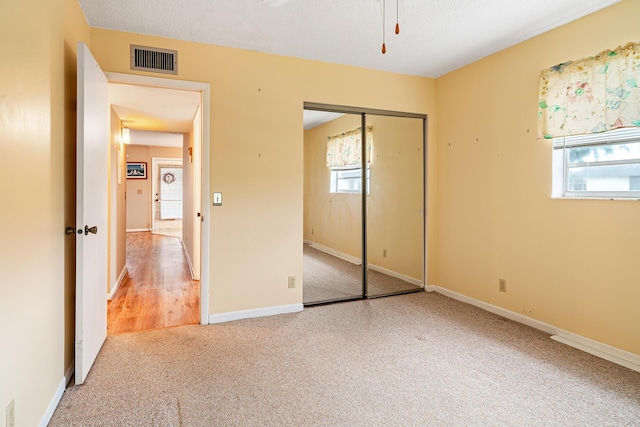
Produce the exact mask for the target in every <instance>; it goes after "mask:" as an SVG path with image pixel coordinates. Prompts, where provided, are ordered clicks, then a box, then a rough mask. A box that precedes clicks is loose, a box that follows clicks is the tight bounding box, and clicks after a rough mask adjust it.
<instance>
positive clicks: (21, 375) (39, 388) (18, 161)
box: [0, 0, 90, 426]
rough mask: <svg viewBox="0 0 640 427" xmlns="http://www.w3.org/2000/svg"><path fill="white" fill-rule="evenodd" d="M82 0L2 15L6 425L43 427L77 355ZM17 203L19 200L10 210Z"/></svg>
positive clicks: (19, 0)
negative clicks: (10, 421) (11, 417)
mask: <svg viewBox="0 0 640 427" xmlns="http://www.w3.org/2000/svg"><path fill="white" fill-rule="evenodd" d="M89 36H90V33H89V27H88V25H87V23H86V21H85V19H84V16H83V14H82V11H81V9H80V7H79V5H78V4H77V1H76V0H60V1H57V2H51V1H49V0H3V2H2V12H1V13H0V55H1V56H2V58H3V64H2V67H0V111H1V112H2V113H0V152H1V153H2V154H1V155H0V170H2V171H3V175H4V176H5V178H6V179H3V180H2V184H0V185H1V189H2V197H3V209H0V223H2V224H4V227H3V228H2V231H1V232H0V233H1V238H0V241H1V244H0V293H1V294H2V300H1V302H0V336H1V337H2V345H1V346H2V350H1V351H0V360H1V361H2V363H0V409H1V411H2V414H3V415H2V417H0V420H2V421H0V425H4V420H5V417H4V408H6V407H7V405H8V404H9V402H10V400H11V399H15V408H16V422H17V425H19V426H34V425H38V423H39V422H40V420H41V418H42V416H43V414H44V413H45V411H46V408H47V406H48V405H49V403H50V402H51V399H52V397H53V396H54V394H55V392H56V390H57V389H58V387H59V386H60V384H61V381H62V379H63V376H64V374H65V370H66V368H68V367H69V366H70V365H71V362H72V360H73V331H74V330H73V324H74V316H73V310H74V295H75V293H74V292H75V291H74V289H75V283H74V281H75V271H74V258H73V254H74V244H75V243H74V239H75V238H74V236H65V233H64V228H65V226H66V225H74V222H75V221H74V218H75V204H74V200H75V188H74V176H75V158H74V152H75V97H76V86H75V85H76V81H75V79H76V42H77V41H78V40H83V41H85V42H88V41H89ZM9 206H10V207H9Z"/></svg>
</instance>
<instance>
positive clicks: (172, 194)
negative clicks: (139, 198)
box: [151, 157, 184, 239]
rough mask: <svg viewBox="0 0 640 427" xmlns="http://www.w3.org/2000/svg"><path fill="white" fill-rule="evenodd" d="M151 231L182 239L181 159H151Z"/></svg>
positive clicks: (182, 181)
mask: <svg viewBox="0 0 640 427" xmlns="http://www.w3.org/2000/svg"><path fill="white" fill-rule="evenodd" d="M151 171H152V172H151V179H152V183H153V184H152V185H153V189H152V194H153V204H152V205H153V209H152V217H151V231H152V232H153V233H155V234H162V235H165V236H173V237H178V238H180V239H182V216H183V183H184V180H183V173H182V172H183V171H182V159H181V158H158V157H154V158H153V159H152V168H151Z"/></svg>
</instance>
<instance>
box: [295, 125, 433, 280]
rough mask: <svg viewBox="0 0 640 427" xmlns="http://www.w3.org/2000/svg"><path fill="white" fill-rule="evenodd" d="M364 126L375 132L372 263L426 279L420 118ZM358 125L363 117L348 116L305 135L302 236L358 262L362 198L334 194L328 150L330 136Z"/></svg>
mask: <svg viewBox="0 0 640 427" xmlns="http://www.w3.org/2000/svg"><path fill="white" fill-rule="evenodd" d="M366 123H367V126H372V128H373V130H372V133H371V136H372V140H373V149H372V157H371V163H370V177H371V178H370V181H371V182H370V188H371V190H370V192H369V195H368V196H367V237H368V240H367V244H368V248H367V249H368V251H367V254H368V262H369V264H372V265H375V266H377V267H382V268H385V269H387V270H391V271H394V272H396V273H399V274H402V275H405V276H409V277H412V278H415V279H418V280H422V266H423V247H422V242H423V240H422V229H423V225H422V224H423V217H422V216H421V212H420V211H421V209H422V207H423V203H422V201H423V194H424V193H423V185H422V182H423V175H422V159H423V150H422V120H420V119H409V118H401V117H385V116H372V115H367V122H366ZM360 126H361V117H360V115H354V114H348V115H345V116H342V117H340V118H338V119H335V120H332V121H330V122H328V123H325V124H323V125H320V126H316V127H315V128H313V129H310V130H308V131H305V132H304V165H305V169H304V183H305V187H304V188H305V194H304V238H305V240H309V241H311V242H313V243H319V244H321V245H324V246H328V247H330V248H332V249H334V250H337V251H339V252H342V253H346V254H348V255H351V256H354V257H356V258H360V257H361V251H362V249H361V248H362V237H361V234H362V232H361V230H362V225H361V224H362V207H361V204H362V197H361V195H360V194H345V193H330V190H329V183H330V179H331V176H330V175H331V170H330V168H328V167H327V165H326V150H327V137H329V136H333V135H337V134H340V133H343V132H347V131H350V130H353V129H356V128H359V127H360ZM383 250H386V251H387V257H384V256H383Z"/></svg>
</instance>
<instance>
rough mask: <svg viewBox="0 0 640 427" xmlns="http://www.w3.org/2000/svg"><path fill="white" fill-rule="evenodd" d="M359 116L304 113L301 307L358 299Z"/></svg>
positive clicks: (360, 287)
mask: <svg viewBox="0 0 640 427" xmlns="http://www.w3.org/2000/svg"><path fill="white" fill-rule="evenodd" d="M361 127H362V115H361V114H343V113H335V112H333V113H331V112H326V111H311V110H305V111H304V128H305V130H304V249H303V251H304V252H303V259H304V267H303V270H304V276H303V303H304V304H306V305H309V304H317V303H325V302H332V301H340V300H348V299H356V298H362V296H363V282H362V275H363V268H362V251H363V244H362V241H363V235H362V234H363V233H362V229H363V226H362V224H363V220H362V179H361V174H362V157H361V154H360V151H361V148H360V147H361V146H362V145H361V141H362V135H361Z"/></svg>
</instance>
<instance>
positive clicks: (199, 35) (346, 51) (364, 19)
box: [79, 0, 619, 77]
mask: <svg viewBox="0 0 640 427" xmlns="http://www.w3.org/2000/svg"><path fill="white" fill-rule="evenodd" d="M398 1H399V3H398V11H399V22H400V28H401V31H400V34H399V35H395V34H394V32H393V30H394V27H395V22H396V0H386V45H387V53H386V54H385V55H383V54H382V53H381V51H380V49H381V45H382V0H288V1H287V0H136V1H132V0H108V1H106V0H79V2H80V4H81V6H82V8H83V10H84V12H85V15H86V17H87V19H88V21H89V24H90V25H91V26H93V27H100V28H108V29H114V30H121V31H128V32H133V33H141V34H150V35H157V36H162V37H169V38H174V39H181V40H191V41H197V42H201V43H208V44H215V45H220V46H228V47H236V48H242V49H249V50H255V51H260V52H265V53H273V54H278V55H285V56H293V57H298V58H307V59H314V60H319V61H324V62H332V63H339V64H348V65H355V66H360V67H365V68H373V69H378V70H385V71H393V72H397V73H403V74H412V75H419V76H428V77H438V76H441V75H443V74H446V73H448V72H450V71H452V70H455V69H456V68H459V67H461V66H464V65H466V64H469V63H471V62H473V61H475V60H478V59H480V58H482V57H485V56H487V55H490V54H492V53H495V52H497V51H499V50H502V49H504V48H506V47H509V46H512V45H514V44H517V43H519V42H521V41H523V40H526V39H528V38H531V37H533V36H536V35H538V34H541V33H543V32H545V31H548V30H550V29H552V28H555V27H557V26H560V25H562V24H565V23H567V22H570V21H572V20H575V19H577V18H580V17H582V16H585V15H587V14H589V13H592V12H594V11H596V10H599V9H602V8H604V7H606V6H609V5H612V4H614V3H617V2H618V1H619V0H535V1H533V0H526V1H525V0H455V1H454V0H398ZM155 47H162V46H155Z"/></svg>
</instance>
